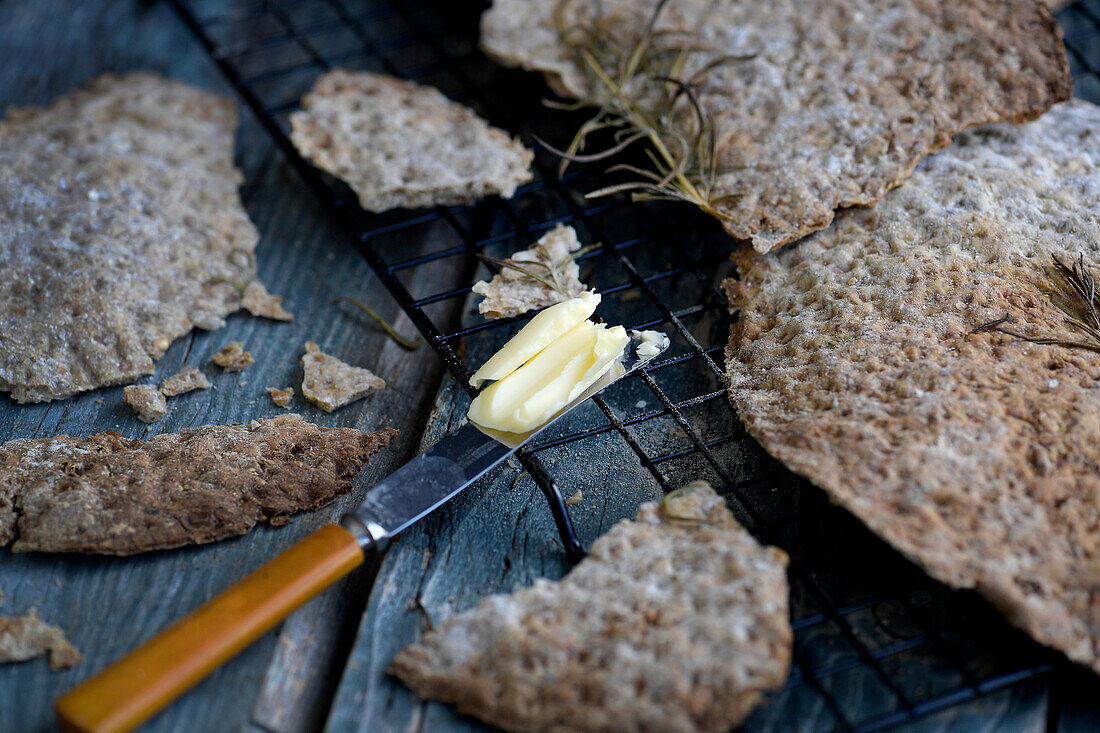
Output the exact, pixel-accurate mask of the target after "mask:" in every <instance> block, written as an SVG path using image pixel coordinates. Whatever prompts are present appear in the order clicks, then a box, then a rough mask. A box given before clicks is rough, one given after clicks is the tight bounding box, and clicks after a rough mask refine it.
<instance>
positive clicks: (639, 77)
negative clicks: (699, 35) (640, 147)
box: [539, 0, 753, 220]
mask: <svg viewBox="0 0 1100 733" xmlns="http://www.w3.org/2000/svg"><path fill="white" fill-rule="evenodd" d="M568 2H570V0H562V2H560V3H559V4H558V6H557V7H556V8H555V15H554V18H555V22H556V23H557V26H558V33H559V35H560V37H561V38H562V39H563V41H564V42H565V43H566V44H567V45H569V46H570V47H571V48H573V50H574V52H575V54H576V58H577V60H578V62H580V64H581V65H582V66H583V68H584V69H585V70H586V71H587V72H588V75H589V76H590V77H591V79H590V81H591V86H592V87H594V89H593V91H591V92H590V96H589V98H586V99H581V100H579V101H578V102H577V103H576V104H572V105H563V104H557V103H550V102H548V103H547V104H548V106H551V107H556V108H559V109H580V108H584V107H590V108H595V109H596V110H597V111H596V113H595V114H594V115H593V116H592V117H591V118H590V119H589V120H587V121H586V122H585V123H584V124H582V125H581V127H580V128H579V129H578V131H577V133H576V135H574V137H573V139H572V140H571V141H570V143H569V145H568V146H567V147H566V149H565V150H559V149H557V148H555V147H554V146H551V145H549V144H547V143H546V142H544V141H542V140H539V142H540V143H541V144H542V145H543V146H544V147H546V148H547V149H548V150H550V151H551V152H553V153H555V154H556V155H558V156H559V157H560V158H561V165H560V167H559V173H564V172H565V170H566V168H567V167H568V165H569V164H570V163H591V162H596V161H601V160H606V159H607V158H610V157H611V156H613V155H616V154H617V153H620V152H622V151H623V150H625V149H627V148H629V147H630V146H632V145H634V144H635V143H638V142H642V141H644V142H646V143H648V149H647V150H646V155H647V157H648V159H649V162H650V165H651V169H648V170H647V169H645V168H639V167H637V166H632V165H626V164H619V165H616V166H614V167H612V168H611V169H609V171H608V172H615V171H621V172H626V173H630V174H633V175H634V176H637V180H633V181H628V182H625V183H619V184H614V185H610V186H605V187H603V188H600V189H598V190H596V191H592V192H590V193H588V194H587V197H588V198H599V197H603V196H609V195H612V194H617V193H624V192H626V193H630V194H631V197H632V199H633V200H636V201H641V200H671V201H684V202H687V203H691V204H693V205H695V206H697V207H698V208H700V209H702V210H703V211H705V212H706V213H708V214H710V215H712V216H715V217H717V218H719V219H723V220H724V219H728V218H729V216H728V215H727V214H724V213H723V212H722V211H721V206H722V205H723V204H727V203H730V202H732V201H734V200H736V199H737V198H738V194H724V195H718V194H717V193H716V191H715V188H716V183H717V180H718V177H719V175H721V174H722V173H726V172H729V171H731V170H736V169H737V168H738V167H720V166H719V154H718V149H717V147H718V146H717V133H716V131H715V128H714V125H713V124H712V122H711V120H710V118H709V117H708V115H707V113H706V111H705V109H704V108H703V105H702V104H701V103H700V101H699V97H698V89H699V86H700V85H701V84H702V82H703V81H704V80H705V79H706V77H707V75H708V74H709V73H710V72H712V71H714V70H715V69H717V68H719V67H720V66H722V65H724V64H729V63H735V62H738V61H745V60H748V59H751V58H753V55H745V56H738V55H727V56H720V57H715V58H712V59H709V60H707V61H705V62H704V63H703V64H702V65H701V66H700V67H699V69H698V70H697V71H695V72H694V73H692V74H691V75H690V76H685V68H686V66H687V64H688V61H689V59H692V57H693V56H695V55H698V54H705V53H708V52H709V49H706V48H703V47H700V46H698V45H696V44H694V43H693V42H692V39H691V34H689V33H686V32H682V31H669V30H664V31H661V30H657V28H656V26H657V21H658V19H659V17H660V14H661V11H662V10H663V9H664V7H665V5H666V4H667V2H668V0H660V2H658V3H657V5H656V7H655V9H654V11H653V14H652V15H651V16H650V18H649V21H648V22H647V24H646V26H645V29H644V31H643V32H642V34H641V35H640V37H638V38H637V39H632V40H630V41H625V42H620V41H617V40H615V36H614V33H613V32H608V29H601V28H600V27H598V26H599V24H598V23H597V24H589V25H588V26H586V27H583V28H580V27H575V26H574V27H570V26H568V25H567V24H566V21H565V15H566V8H567V4H568ZM601 130H614V131H615V133H614V135H613V138H612V139H613V143H612V144H611V145H610V146H609V147H607V148H605V149H604V150H601V151H598V152H595V153H583V151H584V149H585V144H586V142H587V140H588V136H589V135H591V134H592V133H594V132H597V131H601Z"/></svg>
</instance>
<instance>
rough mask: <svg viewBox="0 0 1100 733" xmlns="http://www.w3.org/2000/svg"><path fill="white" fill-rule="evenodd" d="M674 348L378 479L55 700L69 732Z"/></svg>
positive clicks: (247, 628) (655, 350)
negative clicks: (514, 429) (531, 420)
mask: <svg viewBox="0 0 1100 733" xmlns="http://www.w3.org/2000/svg"><path fill="white" fill-rule="evenodd" d="M667 347H668V339H667V338H666V339H664V343H654V342H653V341H650V340H647V339H644V338H643V337H642V336H641V335H639V334H638V333H637V332H635V333H633V334H631V338H630V341H629V343H628V344H627V347H626V350H625V352H624V355H623V359H622V361H621V362H617V363H616V364H615V365H614V366H613V367H612V369H611V370H610V371H609V372H607V373H606V374H604V375H603V377H601V378H600V379H599V380H597V381H596V382H595V383H594V384H593V385H592V386H590V387H589V388H588V389H587V390H585V391H584V392H583V393H582V394H581V395H580V396H578V397H577V398H576V399H574V400H573V401H572V402H570V403H569V404H567V405H566V406H565V407H563V408H562V409H561V410H559V411H558V412H557V414H555V415H554V416H553V417H552V418H550V420H548V421H547V422H545V423H544V424H543V425H541V426H540V427H539V428H538V429H536V430H533V431H531V432H529V433H523V434H515V433H500V432H497V431H493V430H482V429H481V428H478V427H477V426H476V425H474V424H473V423H467V424H466V425H463V426H462V427H460V428H459V429H458V430H456V431H455V432H454V433H452V434H450V435H447V436H445V437H444V438H442V439H441V440H440V441H439V442H437V443H436V444H435V445H434V446H432V447H431V448H430V449H429V450H427V451H426V452H424V453H423V454H421V455H419V456H417V457H416V458H414V459H413V460H411V461H409V462H408V463H407V464H405V465H404V466H402V467H401V468H400V469H398V470H397V471H395V472H393V473H392V474H390V475H389V476H387V477H386V478H385V479H383V480H382V481H380V482H379V483H378V484H377V485H375V487H374V488H373V489H371V491H370V492H368V494H367V497H366V499H365V500H364V501H363V502H362V504H360V505H359V507H358V508H357V509H355V510H354V511H352V512H349V513H348V514H346V515H344V517H343V519H342V520H341V524H340V525H339V526H337V525H334V524H328V525H325V526H323V527H321V529H319V530H317V531H316V532H314V533H313V534H311V535H309V536H308V537H306V538H305V539H303V540H301V541H299V542H298V543H297V544H295V545H293V546H291V547H290V548H289V549H288V550H286V551H284V552H283V553H282V554H280V555H279V556H277V557H276V558H275V559H273V560H271V561H269V562H268V563H267V564H265V565H263V566H261V567H260V568H258V569H257V570H255V571H253V572H252V573H251V574H250V575H248V576H246V577H245V578H244V579H243V580H241V581H239V582H238V583H236V584H235V585H233V586H231V587H230V588H228V589H226V590H225V591H223V592H222V593H221V594H219V595H217V596H215V597H214V598H212V599H211V600H209V601H207V602H206V603H204V604H203V605H202V606H199V607H198V608H197V609H195V610H194V611H192V612H191V613H190V614H189V615H188V616H186V617H185V618H184V619H182V620H181V621H179V622H177V623H176V624H174V625H173V626H170V627H169V628H167V629H165V630H164V631H162V632H161V633H160V634H158V635H157V636H155V637H153V638H152V639H150V640H149V641H147V642H146V643H145V644H143V645H141V646H140V647H138V648H137V649H135V650H134V651H132V652H130V654H128V655H126V656H125V657H123V658H122V659H120V660H118V661H117V662H115V663H114V664H112V665H110V666H109V667H107V668H106V669H104V670H102V671H100V672H99V673H98V674H96V675H95V676H94V677H92V678H91V679H89V680H87V681H85V682H83V683H82V684H81V685H79V686H78V687H76V688H74V689H72V690H70V691H69V692H67V693H66V694H65V695H62V696H61V697H60V698H58V699H57V701H56V703H55V704H54V708H55V709H56V711H57V717H58V721H59V723H60V724H61V728H62V729H63V730H65V731H77V732H79V733H126V732H127V731H131V730H133V729H134V728H136V727H137V726H139V725H141V724H142V723H144V722H145V721H146V720H148V719H149V718H151V717H153V716H154V715H155V714H156V713H157V712H158V711H160V710H161V709H163V708H164V707H166V706H167V705H168V704H169V703H171V702H172V701H173V700H175V699H176V698H177V697H179V696H180V695H181V694H183V693H184V692H185V691H187V690H188V689H190V688H191V687H192V686H194V685H195V684H196V683H197V682H198V681H199V680H201V679H203V678H204V677H206V676H207V675H208V674H210V673H211V672H213V671H214V670H215V669H217V668H218V667H219V666H221V665H222V664H224V663H225V662H227V661H228V660H229V659H230V658H232V657H233V656H234V655H236V654H237V653H238V652H240V651H242V650H243V649H244V648H245V647H247V646H249V645H250V644H252V642H254V641H256V640H257V639H258V638H260V637H261V636H262V635H263V634H264V633H266V632H267V631H269V630H270V629H272V628H273V627H274V626H275V625H276V624H278V623H279V622H280V621H282V620H283V619H284V618H286V617H287V616H289V615H290V613H291V612H292V611H294V610H295V609H296V608H298V607H299V606H301V605H302V604H303V603H305V602H306V601H308V600H309V599H310V598H312V597H313V596H315V595H317V594H318V593H320V592H321V591H322V590H324V589H325V588H327V587H328V586H330V585H332V584H333V583H335V582H336V581H338V580H339V579H340V578H342V577H344V576H345V575H347V574H348V573H350V572H351V571H352V570H354V569H355V568H357V567H359V566H360V565H362V564H363V561H364V558H365V555H366V552H367V551H368V550H374V551H378V550H381V549H383V548H384V547H385V546H386V544H388V542H389V540H390V539H391V538H392V537H394V536H395V535H397V534H398V533H399V532H401V531H402V530H404V529H407V528H408V527H409V526H411V525H412V524H414V523H415V522H417V521H418V520H420V519H422V518H423V517H425V516H427V515H428V514H430V513H431V512H432V511H433V510H435V509H437V508H438V507H440V506H442V505H443V504H445V503H446V502H447V501H448V500H449V499H451V498H453V497H454V496H456V495H457V494H459V493H460V492H461V491H462V490H463V489H465V488H466V487H468V486H469V485H470V484H472V483H473V482H475V481H477V480H478V478H480V477H481V476H483V475H485V473H486V472H487V471H489V470H490V469H491V468H493V467H494V466H496V465H498V464H499V463H500V462H501V461H503V460H505V459H506V458H507V457H508V456H510V455H512V454H513V453H514V452H515V451H516V450H518V449H519V448H520V447H522V446H523V445H524V444H526V443H527V442H528V441H529V440H531V438H533V437H534V436H535V435H537V434H538V433H540V432H541V431H542V430H544V429H545V428H546V427H547V426H549V425H550V424H552V423H553V422H554V421H556V420H558V419H559V418H560V417H561V416H562V415H564V414H566V413H567V412H569V411H570V410H573V409H575V408H576V407H577V406H578V405H580V404H581V403H583V402H584V401H585V400H587V399H589V398H590V397H592V396H593V395H594V394H596V393H598V392H599V391H600V390H603V389H605V388H606V387H608V386H609V385H611V384H613V383H614V382H616V381H618V380H619V379H621V378H622V377H624V376H626V375H627V374H629V373H631V372H632V371H635V370H636V369H637V368H638V367H640V366H643V365H644V364H646V363H647V362H649V361H651V360H652V359H654V358H655V357H656V356H658V355H659V354H661V353H662V352H663V351H664V350H665V349H666V348H667Z"/></svg>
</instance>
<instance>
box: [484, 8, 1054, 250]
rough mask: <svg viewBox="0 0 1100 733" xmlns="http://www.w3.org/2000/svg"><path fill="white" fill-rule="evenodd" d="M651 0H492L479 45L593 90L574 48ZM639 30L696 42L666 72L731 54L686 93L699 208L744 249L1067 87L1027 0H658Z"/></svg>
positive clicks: (636, 15) (635, 16)
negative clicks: (703, 136)
mask: <svg viewBox="0 0 1100 733" xmlns="http://www.w3.org/2000/svg"><path fill="white" fill-rule="evenodd" d="M656 6H657V0H568V1H566V2H561V1H560V0H551V1H549V2H544V1H543V0H495V1H494V3H493V6H492V8H491V9H490V10H489V11H488V12H487V13H486V14H485V15H484V16H483V18H482V26H481V33H482V36H481V43H482V47H483V48H484V49H485V51H486V52H487V53H488V54H489V55H490V56H492V57H493V58H495V59H497V60H498V61H500V62H501V63H504V64H507V65H511V66H522V67H524V68H526V69H531V70H536V71H541V72H543V74H545V76H546V77H547V80H548V81H549V83H550V85H551V86H552V87H554V89H555V90H557V91H558V92H559V93H561V94H563V95H565V96H569V97H579V98H592V99H597V100H598V99H605V98H606V97H607V92H606V91H605V89H606V88H605V87H604V86H603V85H601V84H599V83H598V82H596V81H595V79H596V77H595V74H593V73H592V72H591V70H590V67H589V66H588V64H587V63H585V62H584V61H583V60H582V59H581V56H580V51H579V48H580V46H584V45H588V46H589V47H590V48H595V51H596V55H597V57H598V58H602V59H603V61H602V63H603V65H604V66H605V67H606V68H608V69H611V70H614V69H616V68H618V67H619V66H620V62H623V61H624V60H623V58H622V57H623V56H624V54H625V53H633V52H634V51H635V49H637V48H639V46H640V39H641V38H642V36H643V35H644V31H645V29H646V27H647V26H648V24H649V23H650V20H651V18H652V17H653V13H654V9H655V8H656ZM559 28H562V29H565V32H566V37H565V38H563V36H562V34H561V33H560V32H559ZM655 29H656V32H657V34H656V36H655V38H656V40H655V41H654V43H655V44H656V45H657V46H658V47H661V48H664V47H669V46H671V47H674V48H677V49H680V48H683V47H684V46H685V45H690V46H692V47H693V48H695V49H697V50H695V51H693V52H692V53H691V54H690V55H689V57H688V59H687V61H686V63H685V65H684V67H683V70H682V71H681V72H680V74H679V75H678V76H677V78H678V79H681V80H689V79H692V78H693V77H696V74H697V72H700V71H701V70H703V69H704V68H705V67H706V65H707V64H709V63H711V62H715V61H717V60H720V59H729V58H730V57H735V58H737V59H739V60H729V61H726V62H725V63H719V64H718V65H717V66H715V67H714V68H712V69H711V70H709V71H708V72H705V73H702V75H701V76H699V77H698V78H697V79H696V82H697V83H695V84H693V87H694V94H693V96H694V98H695V99H697V100H698V102H699V104H700V105H701V108H702V109H703V110H704V111H705V113H706V115H707V117H708V118H709V120H710V123H711V126H712V127H713V129H714V131H715V133H716V147H717V151H718V152H717V155H716V156H715V162H716V163H717V166H718V175H717V177H716V181H715V185H714V187H713V190H712V191H711V193H710V195H709V200H710V202H711V204H712V206H713V209H714V210H713V211H712V212H711V213H713V214H715V215H716V216H718V217H719V219H720V220H721V221H722V223H723V226H724V227H725V228H726V230H727V231H729V232H730V234H732V235H733V236H734V237H737V238H739V239H746V240H751V241H752V243H753V246H754V247H755V248H756V249H758V250H760V251H768V250H771V249H774V248H775V247H778V246H780V245H782V244H784V243H786V242H790V241H792V240H794V239H797V238H799V237H801V236H803V235H805V234H808V233H809V232H812V231H814V230H816V229H820V228H822V227H824V226H827V225H828V224H829V222H830V221H832V219H833V216H834V212H835V210H837V209H840V208H843V207H847V206H852V205H856V204H862V205H869V204H873V203H875V202H876V201H878V200H879V199H880V198H881V197H882V195H883V194H884V193H885V192H886V191H887V190H889V189H890V188H892V187H894V186H897V185H898V184H900V183H901V182H902V181H903V180H905V178H906V177H907V176H908V175H909V173H910V172H911V171H912V169H913V167H914V166H915V165H916V164H917V162H918V161H920V159H921V158H923V157H924V156H925V155H927V154H928V153H930V152H932V151H934V150H937V149H939V148H942V147H944V146H946V145H947V144H948V143H949V142H950V141H951V136H952V135H954V134H955V133H956V132H958V131H960V130H962V129H964V128H966V127H969V126H971V125H977V124H982V123H987V122H995V121H999V120H1011V121H1014V122H1023V121H1025V120H1030V119H1034V118H1036V117H1038V116H1039V115H1040V114H1042V113H1043V112H1044V111H1045V110H1047V109H1048V108H1049V107H1050V106H1051V105H1052V104H1054V103H1055V102H1058V101H1060V100H1064V99H1067V98H1069V96H1070V90H1071V79H1070V75H1069V66H1068V64H1067V61H1066V57H1065V51H1064V49H1063V46H1062V32H1061V29H1060V28H1059V26H1058V24H1057V23H1056V22H1055V21H1054V19H1053V18H1052V17H1051V16H1050V13H1049V12H1048V11H1047V9H1046V8H1044V7H1042V6H1041V5H1039V4H1038V3H1036V2H1034V0H967V2H957V3H951V2H924V1H923V0H848V1H847V2H836V1H835V0H812V1H811V2H805V1H804V0H777V1H775V2H747V1H740V2H737V1H733V0H730V1H728V2H721V3H715V2H711V0H671V1H670V2H668V3H667V4H666V5H665V7H664V9H663V10H662V12H661V14H660V16H659V18H658V21H657V23H656V26H655ZM592 36H595V44H596V45H595V46H592V45H591V42H589V41H587V40H586V39H590V38H591V37H592ZM616 49H620V50H618V51H616ZM665 57H666V58H671V57H670V56H667V55H666V56H665ZM658 87H660V88H661V89H665V88H667V82H665V81H659V82H655V81H644V80H643V81H640V82H637V81H636V82H635V83H633V84H632V85H631V86H630V87H629V88H628V89H627V90H626V92H625V93H626V95H627V96H628V97H629V98H631V99H633V100H635V101H636V102H637V103H639V104H641V105H642V106H643V107H644V106H646V105H647V104H651V100H652V99H653V98H654V96H655V94H656V90H657V89H658ZM675 115H676V116H675V117H674V122H673V127H674V128H675V129H678V130H682V131H683V132H682V134H681V136H680V137H686V138H687V139H688V140H694V139H695V135H694V134H693V133H692V132H691V131H690V129H689V122H690V121H691V120H692V119H693V112H692V107H691V104H690V103H689V95H687V94H684V95H681V97H680V98H679V104H678V107H677V111H676V113H675ZM666 146H667V147H669V148H670V149H671V150H679V149H681V147H680V146H681V142H680V141H679V140H674V139H669V140H667V141H666ZM708 160H709V159H708Z"/></svg>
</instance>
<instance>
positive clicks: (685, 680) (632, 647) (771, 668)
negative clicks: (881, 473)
mask: <svg viewBox="0 0 1100 733" xmlns="http://www.w3.org/2000/svg"><path fill="white" fill-rule="evenodd" d="M786 567H787V556H786V554H785V553H784V552H783V551H782V550H779V549H777V548H774V547H764V546H762V545H760V544H759V543H758V542H757V541H756V540H755V539H753V537H752V535H750V534H749V533H748V532H747V531H746V530H745V529H744V528H742V527H741V526H740V525H738V524H737V522H736V521H735V520H734V518H733V516H732V515H731V514H730V512H729V510H728V509H727V508H726V506H725V502H724V501H723V500H722V498H721V497H720V496H718V495H717V494H716V493H715V492H714V490H713V489H711V488H710V487H709V486H708V485H706V484H705V483H702V482H700V483H696V484H692V485H690V486H687V487H684V488H683V489H680V490H679V491H676V492H673V493H672V494H670V495H669V496H668V497H667V498H666V499H665V501H664V502H662V503H661V504H657V503H647V504H643V505H642V506H641V508H640V509H639V510H638V515H637V518H636V519H634V520H633V521H631V520H624V521H622V522H619V523H618V524H617V525H615V526H614V527H613V528H612V529H611V531H610V532H608V533H607V534H606V535H605V536H603V537H601V538H599V539H598V540H596V541H595V542H594V543H593V544H592V548H591V550H590V551H589V553H588V556H587V557H586V558H585V559H584V560H583V561H582V562H581V563H580V564H579V565H577V566H576V567H575V568H574V569H573V570H572V572H570V573H569V575H567V576H566V577H565V578H564V579H562V580H561V581H559V582H556V583H553V582H549V581H546V580H537V581H535V584H534V586H532V587H530V588H527V589H524V590H520V591H517V592H515V593H512V594H510V595H495V596H491V597H489V598H486V599H485V600H483V601H481V603H479V604H478V605H477V606H476V607H475V608H473V609H471V610H468V611H465V612H463V613H459V614H458V615H456V616H452V617H451V618H449V619H446V620H444V621H443V622H442V623H440V624H439V625H437V626H436V627H435V628H434V629H430V630H428V631H427V632H425V633H424V636H423V637H422V638H421V639H420V640H419V641H417V642H415V643H414V644H411V645H410V646H407V647H405V648H404V649H402V650H401V651H400V652H398V654H397V656H395V657H394V659H393V662H392V664H391V667H390V671H391V673H393V674H396V675H397V676H398V677H400V678H401V680H402V681H404V682H405V684H407V685H409V687H411V688H412V689H413V691H415V692H416V693H417V694H418V695H420V696H421V697H424V698H430V699H435V700H442V701H444V702H448V703H451V704H453V705H455V706H456V707H457V709H458V711H459V712H460V713H462V714H467V715H473V716H475V717H477V718H480V719H481V720H483V721H485V722H487V723H490V724H492V725H496V726H499V727H501V728H504V729H506V730H510V731H534V730H577V731H612V730H653V731H715V732H719V731H720V732H722V733H724V732H725V731H728V730H729V729H730V728H733V727H735V726H736V725H737V724H738V723H739V722H741V721H742V720H744V718H745V717H746V716H747V715H748V713H749V711H750V710H751V709H752V708H753V707H755V706H756V705H757V704H758V702H759V701H760V699H761V694H762V693H763V692H764V691H766V690H773V689H777V688H778V687H780V686H782V684H783V681H784V680H785V679H786V676H787V669H788V667H789V664H790V657H791V643H792V638H793V634H792V631H791V626H790V621H789V620H788V611H787V606H788V600H787V598H788V590H787V576H786ZM670 660H674V661H675V663H674V664H670ZM532 670H537V673H533V672H532Z"/></svg>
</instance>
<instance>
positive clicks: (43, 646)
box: [0, 608, 84, 672]
mask: <svg viewBox="0 0 1100 733" xmlns="http://www.w3.org/2000/svg"><path fill="white" fill-rule="evenodd" d="M43 654H49V655H50V670H51V671H54V672H57V671H58V670H61V669H68V668H69V667H73V666H76V665H77V664H79V663H80V662H81V660H83V659H84V657H82V656H81V655H80V652H79V651H77V649H76V647H74V646H73V645H72V644H70V643H69V640H68V639H66V638H65V632H64V631H62V630H61V629H60V628H58V627H57V626H52V625H50V624H47V623H45V622H44V621H42V619H40V618H38V614H37V613H36V612H35V610H34V609H33V608H32V609H30V610H29V611H27V612H26V613H25V614H23V615H22V616H0V663H4V662H25V661H27V660H28V659H34V658H35V657H40V656H42V655H43Z"/></svg>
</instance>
